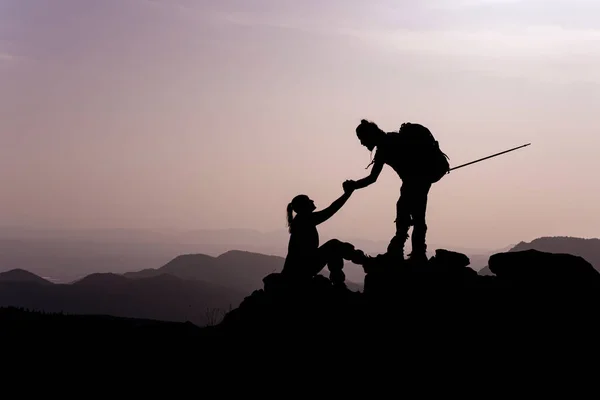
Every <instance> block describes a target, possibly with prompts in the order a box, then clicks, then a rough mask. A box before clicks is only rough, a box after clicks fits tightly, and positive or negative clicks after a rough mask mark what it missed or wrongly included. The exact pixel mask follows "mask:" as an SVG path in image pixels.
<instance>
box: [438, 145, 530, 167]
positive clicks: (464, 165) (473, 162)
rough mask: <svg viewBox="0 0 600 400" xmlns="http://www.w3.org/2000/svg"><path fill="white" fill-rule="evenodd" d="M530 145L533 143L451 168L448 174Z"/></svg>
mask: <svg viewBox="0 0 600 400" xmlns="http://www.w3.org/2000/svg"><path fill="white" fill-rule="evenodd" d="M530 144H531V143H527V144H524V145H522V146H517V147H515V148H512V149H509V150H505V151H501V152H500V153H496V154H492V155H491V156H487V157H484V158H480V159H479V160H475V161H471V162H468V163H466V164H462V165H459V166H458V167H453V168H450V169H449V170H448V173H450V171H452V170H455V169H458V168H462V167H466V166H467V165H471V164H475V163H477V162H479V161H483V160H487V159H488V158H492V157H496V156H499V155H500V154H504V153H508V152H510V151H514V150H517V149H520V148H522V147H526V146H529V145H530Z"/></svg>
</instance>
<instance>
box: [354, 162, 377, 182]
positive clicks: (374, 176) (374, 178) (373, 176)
mask: <svg viewBox="0 0 600 400" xmlns="http://www.w3.org/2000/svg"><path fill="white" fill-rule="evenodd" d="M382 169H383V163H382V162H378V161H376V162H375V163H374V164H373V169H372V170H371V173H370V174H369V176H367V177H365V178H362V179H360V180H358V181H356V182H355V183H354V188H355V189H362V188H364V187H367V186H369V185H371V184H373V183H375V182H377V178H378V177H379V174H380V173H381V170H382Z"/></svg>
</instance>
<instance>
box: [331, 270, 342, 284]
mask: <svg viewBox="0 0 600 400" xmlns="http://www.w3.org/2000/svg"><path fill="white" fill-rule="evenodd" d="M329 280H330V281H331V283H332V284H333V285H334V286H341V285H343V286H346V284H345V283H344V282H345V281H346V274H344V271H342V270H341V269H340V270H335V271H330V272H329Z"/></svg>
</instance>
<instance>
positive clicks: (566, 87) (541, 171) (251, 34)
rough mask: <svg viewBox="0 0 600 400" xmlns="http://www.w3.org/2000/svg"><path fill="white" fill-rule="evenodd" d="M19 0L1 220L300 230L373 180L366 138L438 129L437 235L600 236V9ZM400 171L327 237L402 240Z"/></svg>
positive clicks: (431, 213)
mask: <svg viewBox="0 0 600 400" xmlns="http://www.w3.org/2000/svg"><path fill="white" fill-rule="evenodd" d="M49 4H50V2H45V1H34V0H31V1H22V0H0V184H1V185H2V187H3V188H4V190H2V191H0V225H2V226H23V227H35V228H59V229H87V228H94V229H95V228H99V229H101V228H132V229H153V230H159V231H160V230H166V229H178V230H179V229H180V230H188V229H217V228H223V229H227V228H248V229H256V230H259V231H262V232H271V231H277V230H281V229H285V207H286V205H287V203H288V202H289V201H290V200H291V199H292V197H293V196H295V195H296V194H299V193H306V194H308V195H309V196H310V197H312V198H313V199H314V200H315V203H316V205H317V207H319V208H322V207H325V206H327V205H329V203H330V202H331V201H333V200H335V199H336V198H337V197H338V196H339V195H341V194H342V187H341V184H342V182H343V181H344V180H346V179H359V178H362V177H364V176H365V175H366V174H367V173H368V171H367V170H365V166H366V165H367V164H368V163H369V161H370V154H369V152H368V151H367V150H366V149H365V148H364V147H362V146H360V143H359V142H358V140H357V138H356V136H355V134H354V128H355V127H356V125H357V124H358V123H359V121H360V119H361V118H368V119H371V120H374V121H375V122H377V123H378V124H379V126H380V127H382V128H383V129H385V130H388V131H391V130H395V129H398V127H399V126H400V124H401V123H402V122H405V121H412V122H419V123H422V124H424V125H426V126H427V127H429V128H430V129H431V130H432V132H433V133H434V135H435V136H436V138H437V139H438V140H439V141H440V144H441V146H442V149H443V150H444V151H445V152H446V154H448V155H449V157H450V162H451V165H452V166H455V165H458V164H462V163H465V162H468V161H471V160H474V159H477V158H480V157H484V156H487V155H490V154H492V153H496V152H499V151H502V150H506V149H508V148H511V147H515V146H518V145H521V144H525V143H530V142H531V143H532V145H531V146H529V147H527V148H525V149H521V150H517V151H515V152H513V153H510V154H506V155H502V156H500V157H497V158H494V159H491V160H487V161H484V162H481V163H479V164H476V165H473V166H469V167H466V168H464V169H460V170H458V171H456V172H453V173H451V174H450V175H448V176H446V177H445V178H443V179H442V181H441V182H439V183H438V184H436V185H434V187H433V189H432V191H431V194H430V197H429V205H428V215H427V223H428V226H429V230H428V242H431V243H443V244H446V245H448V246H453V245H454V246H462V247H470V248H497V247H502V246H505V245H508V244H511V243H518V242H520V241H528V240H532V239H534V238H536V237H540V236H554V235H556V236H576V237H598V236H600V230H599V228H598V227H599V226H600V190H599V189H598V188H597V185H595V184H594V182H596V181H597V177H596V175H595V172H596V171H598V170H600V159H599V158H598V156H597V151H598V148H599V145H600V137H599V136H598V134H597V132H596V129H595V127H596V125H597V123H596V119H597V116H596V115H597V109H598V106H599V105H600V75H599V74H598V73H597V71H598V70H599V69H600V25H599V24H598V22H597V21H598V20H599V18H600V3H598V2H594V1H591V0H588V1H583V0H580V1H576V0H570V1H567V0H544V1H541V0H452V1H451V0H438V1H433V0H424V1H419V2H418V3H417V2H414V1H392V0H384V1H373V2H370V3H369V4H367V2H359V1H356V0H345V1H343V2H342V1H341V0H320V1H314V0H309V1H303V2H290V1H282V0H257V1H254V2H252V4H251V5H250V4H249V3H248V2H244V1H241V0H232V1H221V2H213V1H205V0H200V1H192V0H187V1H183V0H181V1H175V0H169V1H160V0H153V1H151V0H119V1H117V0H103V1H102V2H96V1H91V0H55V1H52V3H51V5H49ZM400 184H401V181H400V179H399V178H398V177H397V176H396V175H395V173H394V172H393V171H392V170H391V169H390V168H389V167H385V169H384V171H383V173H382V175H381V177H380V179H379V181H378V182H376V183H375V184H374V185H372V186H370V187H368V188H365V189H363V190H359V191H356V192H355V193H354V194H353V196H352V197H351V198H350V200H349V201H348V203H347V205H346V206H345V207H344V208H343V209H342V210H341V211H340V212H339V213H338V214H337V215H335V216H334V217H333V218H332V219H331V220H330V221H328V222H327V223H325V224H324V225H323V226H322V227H320V231H321V232H322V234H323V235H324V236H325V235H329V236H336V235H343V236H353V237H360V238H364V239H370V240H374V241H387V240H389V239H390V238H391V237H392V235H393V232H394V223H393V221H394V218H395V203H396V201H397V198H398V195H399V188H400Z"/></svg>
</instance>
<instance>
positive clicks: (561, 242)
mask: <svg viewBox="0 0 600 400" xmlns="http://www.w3.org/2000/svg"><path fill="white" fill-rule="evenodd" d="M524 250H539V251H543V252H547V253H554V254H557V253H563V254H572V255H575V256H581V257H583V258H585V259H586V260H587V261H588V262H589V263H590V264H592V266H593V267H594V268H595V269H596V270H597V271H600V239H583V238H577V237H569V236H546V237H540V238H537V239H534V240H532V241H531V242H520V243H518V244H517V245H515V246H513V247H512V248H510V249H509V250H508V251H507V252H517V251H524ZM479 273H480V274H481V275H491V274H492V272H491V271H490V269H489V267H485V268H483V269H482V270H481V271H479Z"/></svg>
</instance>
